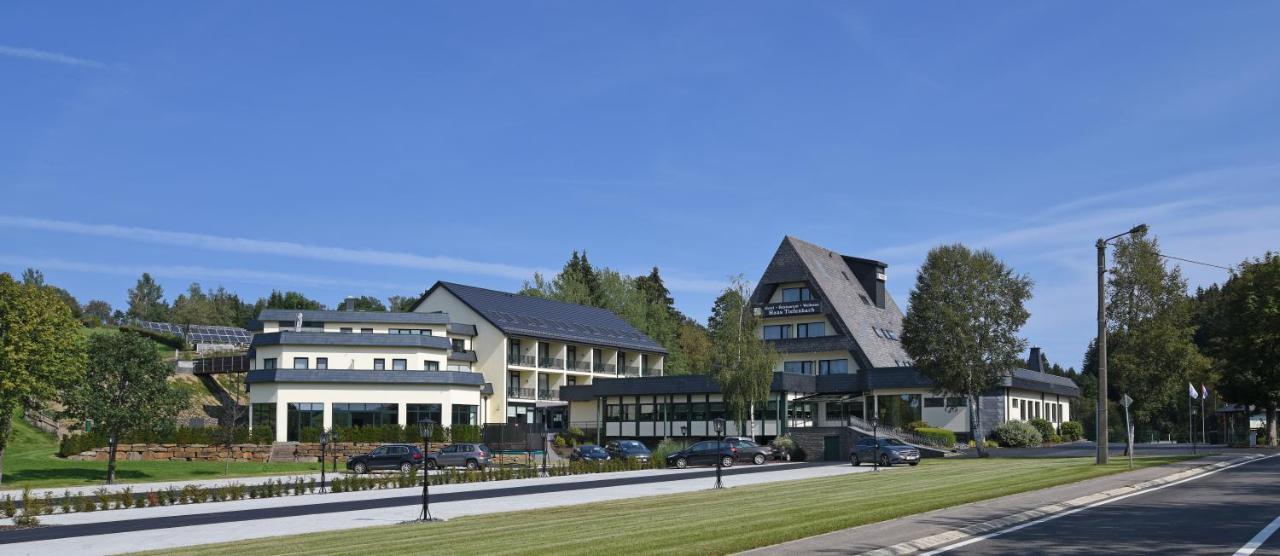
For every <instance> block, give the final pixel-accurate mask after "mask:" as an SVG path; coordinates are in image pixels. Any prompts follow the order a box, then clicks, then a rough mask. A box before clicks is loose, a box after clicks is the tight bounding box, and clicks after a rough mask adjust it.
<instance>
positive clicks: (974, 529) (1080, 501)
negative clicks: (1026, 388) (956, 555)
mask: <svg viewBox="0 0 1280 556" xmlns="http://www.w3.org/2000/svg"><path fill="white" fill-rule="evenodd" d="M1264 457H1267V456H1263V455H1256V454H1249V455H1246V456H1243V457H1239V458H1233V459H1230V460H1225V461H1219V462H1215V463H1206V464H1203V465H1198V466H1196V467H1192V468H1190V469H1184V470H1182V471H1178V472H1176V473H1170V474H1169V475H1165V476H1163V477H1159V478H1156V479H1149V480H1146V481H1142V482H1139V483H1134V484H1132V485H1127V486H1122V487H1118V488H1113V489H1110V490H1104V491H1102V492H1096V493H1094V494H1089V495H1086V496H1080V497H1078V498H1073V499H1071V500H1067V501H1065V502H1058V503H1056V504H1049V505H1046V506H1040V507H1039V508H1035V509H1031V510H1026V511H1024V512H1020V513H1016V514H1013V515H1009V516H1005V517H1002V518H1000V519H993V520H991V521H985V522H982V523H977V524H974V525H970V526H968V527H964V528H962V529H956V530H954V531H947V532H945V533H939V534H937V535H931V536H928V537H922V538H919V539H916V540H913V541H907V542H903V543H898V544H895V545H893V546H886V547H884V548H879V549H876V550H872V551H869V552H864V553H862V556H896V555H901V554H915V553H917V552H922V551H926V550H933V549H937V548H941V547H944V546H949V545H952V544H955V543H959V542H964V541H966V540H968V539H970V538H973V537H977V536H980V535H985V534H988V533H992V532H995V531H999V530H1001V529H1005V528H1008V527H1012V526H1015V525H1018V524H1021V523H1026V522H1028V521H1032V520H1035V519H1040V518H1044V517H1048V516H1050V515H1053V514H1057V513H1061V512H1065V511H1069V510H1073V509H1077V508H1083V507H1085V506H1088V505H1091V504H1096V503H1098V502H1101V501H1103V500H1107V499H1109V498H1115V497H1118V496H1125V495H1129V494H1133V493H1136V492H1140V491H1143V490H1147V489H1151V488H1154V487H1158V486H1161V485H1166V484H1169V483H1173V482H1177V481H1181V480H1184V479H1189V478H1191V477H1194V476H1197V475H1201V474H1204V473H1208V472H1210V471H1213V470H1215V469H1222V468H1225V467H1229V466H1232V465H1236V464H1239V463H1244V462H1248V461H1253V460H1256V459H1261V458H1264Z"/></svg>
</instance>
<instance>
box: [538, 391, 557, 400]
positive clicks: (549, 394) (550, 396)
mask: <svg viewBox="0 0 1280 556" xmlns="http://www.w3.org/2000/svg"><path fill="white" fill-rule="evenodd" d="M538 399H539V400H558V399H560V389H559V388H548V389H545V390H543V389H539V390H538Z"/></svg>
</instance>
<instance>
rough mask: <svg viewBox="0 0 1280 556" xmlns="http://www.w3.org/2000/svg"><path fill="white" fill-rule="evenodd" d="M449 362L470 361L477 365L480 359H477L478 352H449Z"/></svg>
mask: <svg viewBox="0 0 1280 556" xmlns="http://www.w3.org/2000/svg"><path fill="white" fill-rule="evenodd" d="M449 360H450V361H470V362H472V363H475V362H476V361H477V360H478V359H477V358H476V352H475V351H474V350H470V349H463V350H449Z"/></svg>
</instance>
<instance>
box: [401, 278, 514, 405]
mask: <svg viewBox="0 0 1280 556" xmlns="http://www.w3.org/2000/svg"><path fill="white" fill-rule="evenodd" d="M415 311H417V312H420V313H430V312H432V311H442V312H445V313H448V314H449V319H450V320H452V321H453V322H467V323H474V324H475V326H476V336H475V338H473V341H474V343H473V344H472V348H471V349H473V350H475V352H476V362H475V363H473V364H472V365H471V369H472V371H475V372H479V373H481V374H483V375H484V380H485V382H489V383H491V384H493V395H492V396H490V397H489V403H487V404H485V405H486V407H485V412H486V413H487V415H481V417H480V419H481V421H482V422H486V423H503V422H506V420H507V338H506V335H504V334H503V333H502V331H500V330H498V328H497V327H495V326H494V325H492V324H490V323H489V321H487V320H485V319H484V318H483V317H481V316H480V314H479V313H476V312H475V311H473V310H471V308H470V307H468V306H467V304H466V303H463V302H462V301H461V300H459V299H458V298H457V297H456V296H454V295H453V294H452V293H449V291H448V290H446V289H444V288H443V287H440V288H436V289H435V291H433V292H431V295H430V296H429V297H427V298H426V299H425V300H423V301H422V303H421V304H420V305H418V307H417V308H416V309H415ZM530 347H532V346H525V349H529V348H530ZM441 368H443V367H441Z"/></svg>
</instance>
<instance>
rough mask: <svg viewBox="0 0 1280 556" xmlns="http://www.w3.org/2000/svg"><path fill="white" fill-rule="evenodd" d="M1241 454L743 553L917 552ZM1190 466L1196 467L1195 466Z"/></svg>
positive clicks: (1085, 539) (1087, 543)
mask: <svg viewBox="0 0 1280 556" xmlns="http://www.w3.org/2000/svg"><path fill="white" fill-rule="evenodd" d="M1242 457H1256V455H1250V456H1244V455H1242V454H1230V455H1226V454H1224V455H1219V456H1211V457H1207V458H1202V459H1199V460H1192V461H1184V462H1178V463H1174V464H1170V465H1164V466H1160V467H1148V468H1145V469H1138V470H1135V471H1129V472H1124V473H1117V474H1114V475H1108V476H1105V477H1099V478H1096V479H1089V480H1085V481H1080V482H1077V483H1072V484H1067V485H1060V486H1056V487H1051V488H1047V489H1043V490H1037V491H1032V492H1026V493H1022V494H1014V495H1010V496H1004V497H1001V498H996V499H992V500H984V501H982V502H975V503H972V504H964V505H961V506H954V507H950V508H943V509H940V510H934V511H931V512H925V513H922V514H917V515H913V516H907V517H903V518H899V519H894V520H890V521H883V522H880V523H872V524H868V525H863V526H860V527H854V528H850V529H844V530H841V531H835V532H832V533H827V534H825V535H818V536H815V537H809V538H806V539H799V540H795V541H791V542H788V543H783V544H779V545H775V546H769V547H764V548H759V549H756V550H752V551H749V552H748V553H747V554H756V555H763V554H779V555H780V554H797V553H805V554H864V553H868V552H874V553H876V554H911V553H915V552H917V550H916V549H914V548H912V547H910V546H908V544H912V543H914V544H921V543H920V541H922V540H924V539H934V538H945V537H948V536H955V537H956V538H965V537H967V535H965V534H963V532H964V531H973V530H975V529H979V530H980V529H982V528H983V526H984V525H985V524H991V523H1001V522H1002V520H1008V518H1010V516H1016V515H1019V514H1034V513H1035V512H1037V510H1039V509H1042V508H1045V507H1049V506H1054V505H1058V504H1061V503H1063V502H1064V501H1067V500H1072V499H1079V498H1082V497H1089V496H1093V495H1098V494H1099V493H1104V492H1108V491H1115V490H1116V489H1124V488H1125V487H1129V486H1132V485H1138V484H1141V483H1144V482H1147V481H1159V480H1161V478H1164V477H1169V476H1171V475H1175V474H1178V473H1187V472H1189V471H1192V470H1199V469H1202V468H1205V467H1206V466H1208V465H1211V464H1219V465H1226V464H1227V463H1228V462H1236V461H1239V460H1241V459H1242ZM1273 460H1280V458H1273ZM1278 463H1280V462H1278ZM1193 472H1195V473H1198V471H1193ZM1188 474H1190V473H1188ZM1139 492H1141V491H1139ZM1138 498H1141V496H1138ZM1188 511H1190V508H1188ZM992 529H993V530H997V529H998V528H996V527H993V528H992ZM1071 535H1078V536H1074V537H1073V536H1070V535H1061V536H1058V538H1057V541H1058V542H1061V543H1072V542H1075V543H1083V544H1077V545H1076V548H1078V549H1080V550H1081V551H1083V552H1086V553H1087V552H1090V551H1091V550H1092V551H1094V552H1096V551H1097V550H1098V549H1099V548H1100V547H1101V546H1102V545H1097V544H1092V543H1093V540H1092V536H1091V535H1089V534H1085V533H1084V532H1083V531H1079V532H1073V533H1071ZM1008 546H1009V547H1010V550H1008V551H1007V552H1006V553H1010V554H1040V553H1043V552H1042V550H1041V549H1040V548H1036V549H1028V548H1027V547H1025V546H1023V545H1018V544H1016V543H1014V544H1010V545H1008ZM972 548H973V549H974V550H973V551H971V552H970V553H974V554H977V553H983V554H988V553H1001V551H999V550H994V551H993V550H992V549H993V548H994V547H993V546H988V545H987V544H986V543H981V544H978V545H974V546H973V547H972ZM1103 552H1111V553H1124V551H1123V550H1120V551H1119V552H1116V551H1111V550H1104V551H1103Z"/></svg>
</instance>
